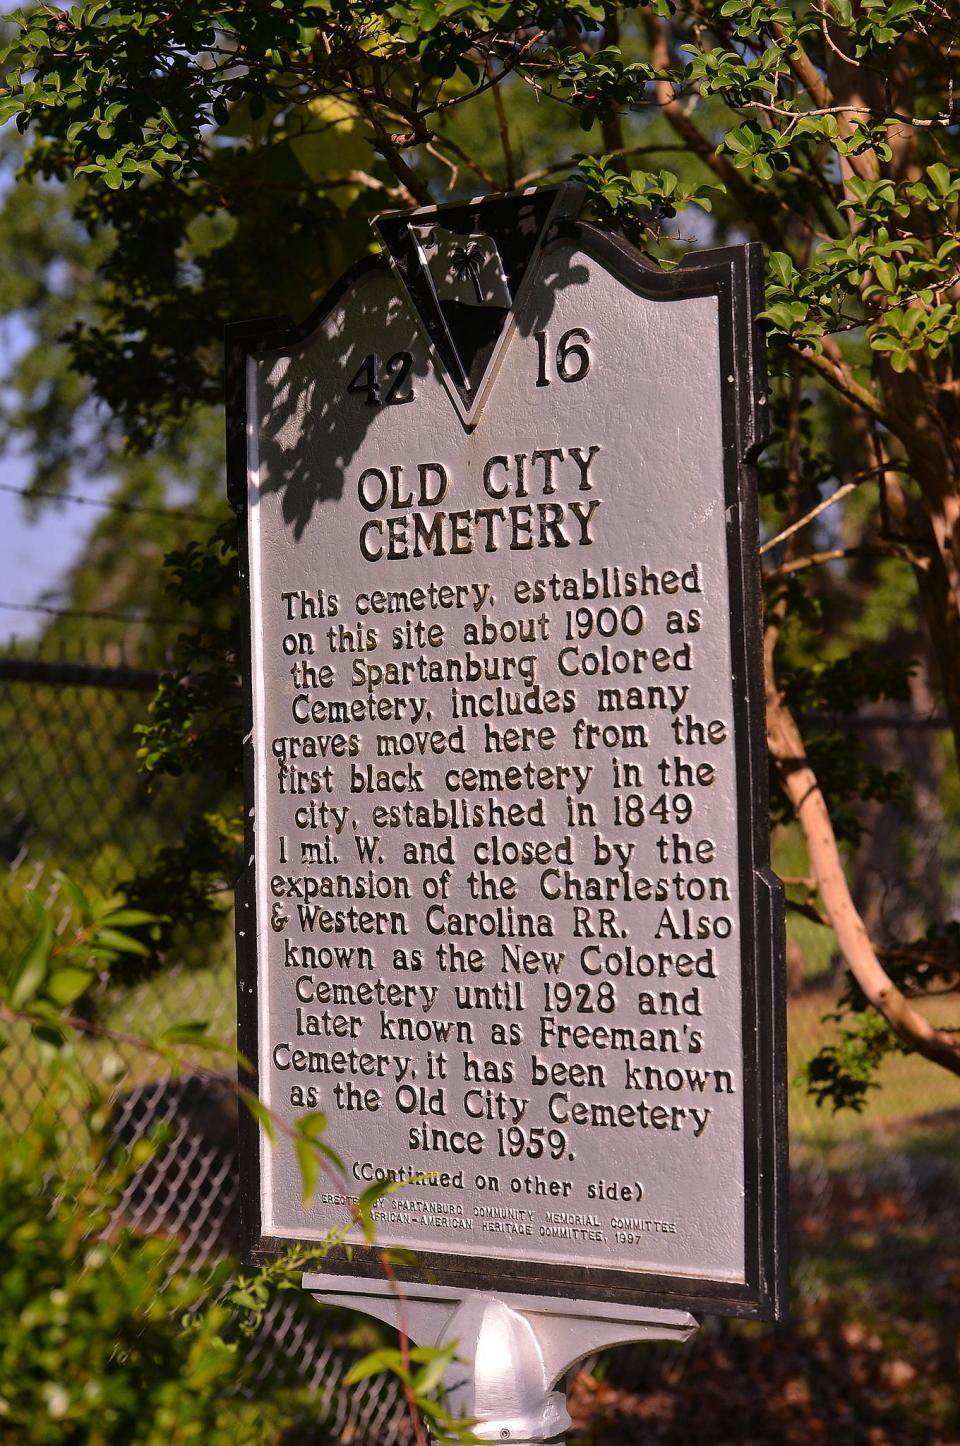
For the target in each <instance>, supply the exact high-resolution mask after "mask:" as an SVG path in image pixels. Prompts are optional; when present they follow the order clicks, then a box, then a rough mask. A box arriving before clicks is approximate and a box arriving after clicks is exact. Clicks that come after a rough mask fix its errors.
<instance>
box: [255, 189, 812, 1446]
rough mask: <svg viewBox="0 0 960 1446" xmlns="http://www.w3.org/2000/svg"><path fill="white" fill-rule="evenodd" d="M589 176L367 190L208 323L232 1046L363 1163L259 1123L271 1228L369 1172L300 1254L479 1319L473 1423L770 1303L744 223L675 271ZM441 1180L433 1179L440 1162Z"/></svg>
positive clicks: (322, 1209)
mask: <svg viewBox="0 0 960 1446" xmlns="http://www.w3.org/2000/svg"><path fill="white" fill-rule="evenodd" d="M579 197H580V192H579V188H578V187H577V186H576V185H570V186H567V187H564V188H556V189H543V190H536V191H532V192H529V193H525V194H523V195H520V196H513V197H503V198H493V199H487V200H482V201H476V202H470V203H464V204H456V205H453V206H449V207H442V208H432V209H426V210H421V211H416V212H412V213H405V214H393V215H388V216H383V217H381V218H379V221H378V223H377V230H378V234H379V238H380V240H381V242H382V245H383V252H382V254H381V255H379V256H377V257H376V258H373V259H371V260H369V261H366V262H364V263H362V264H360V265H359V266H357V267H355V268H354V269H353V270H352V271H351V272H349V273H347V275H346V276H345V277H343V278H342V280H341V281H340V283H338V285H337V286H336V287H335V288H334V289H333V291H332V292H331V293H330V295H328V297H327V298H326V299H325V300H324V302H323V303H322V304H321V306H320V307H319V308H318V310H317V311H316V312H315V313H314V314H313V315H312V316H311V317H310V318H309V319H308V320H307V322H305V323H304V325H303V326H301V327H294V326H293V325H291V324H290V323H286V322H276V321H270V322H259V323H249V324H247V323H244V324H239V325H237V326H235V327H232V328H230V331H229V334H228V453H229V455H228V472H229V486H230V495H231V499H232V501H233V504H234V506H235V507H236V509H237V511H238V514H239V516H240V523H241V542H242V574H243V584H244V595H245V618H246V626H247V658H246V665H245V668H244V681H245V689H246V703H247V737H246V790H247V795H246V796H247V829H248V831H247V851H246V852H247V860H248V862H247V867H246V870H245V872H244V875H243V877H242V879H241V881H240V884H239V886H238V895H237V902H238V942H239V948H238V953H239V1002H240V1047H241V1049H242V1050H243V1052H244V1053H245V1054H246V1055H247V1056H248V1057H249V1058H250V1059H251V1060H252V1061H254V1062H255V1065H256V1071H257V1074H256V1079H255V1081H254V1083H255V1086H256V1088H257V1091H258V1093H259V1095H260V1098H261V1100H262V1101H263V1103H264V1105H265V1106H267V1107H268V1108H269V1109H270V1110H271V1111H272V1112H273V1113H274V1114H275V1115H276V1116H277V1117H279V1119H280V1120H282V1121H285V1122H286V1123H287V1124H288V1125H290V1126H294V1125H295V1122H296V1120H297V1118H298V1117H299V1116H302V1115H304V1114H307V1113H310V1112H312V1111H315V1110H318V1109H319V1110H323V1111H324V1112H325V1113H326V1115H327V1117H328V1121H329V1126H328V1134H327V1137H326V1138H327V1139H328V1141H329V1143H330V1144H332V1145H333V1146H334V1148H335V1149H336V1151H337V1153H338V1154H339V1156H340V1157H341V1159H342V1160H343V1162H344V1166H345V1170H346V1176H347V1178H346V1179H345V1180H343V1181H342V1182H341V1183H340V1186H339V1187H338V1188H325V1187H322V1188H321V1189H320V1191H319V1192H318V1193H317V1194H316V1196H315V1198H314V1200H313V1201H312V1202H311V1204H310V1206H309V1208H305V1207H304V1204H303V1201H302V1193H301V1185H300V1177H299V1171H298V1167H297V1161H296V1156H295V1151H294V1149H293V1146H292V1143H291V1142H290V1141H289V1139H285V1138H281V1139H280V1142H279V1143H278V1145H277V1147H276V1148H275V1149H271V1148H269V1147H268V1146H267V1145H266V1144H265V1143H264V1141H263V1140H262V1138H261V1136H260V1132H259V1130H258V1128H257V1126H256V1124H255V1123H254V1122H253V1121H252V1119H251V1120H246V1121H244V1123H243V1125H242V1139H241V1156H242V1170H243V1190H242V1197H243V1208H244V1212H245V1219H244V1227H245V1231H246V1234H247V1238H248V1241H249V1248H250V1253H251V1255H252V1256H254V1257H256V1256H258V1255H262V1254H264V1253H270V1252H271V1251H275V1250H276V1249H278V1248H280V1247H282V1246H283V1245H284V1243H286V1242H291V1241H301V1242H302V1241H313V1240H316V1241H318V1242H319V1241H321V1240H322V1239H323V1238H324V1237H325V1236H326V1235H327V1234H328V1232H329V1231H331V1230H332V1229H335V1228H337V1227H339V1226H341V1225H342V1224H343V1221H344V1215H345V1211H347V1210H349V1208H350V1200H351V1197H356V1196H357V1195H359V1194H360V1193H361V1192H362V1191H363V1190H364V1189H366V1188H367V1187H368V1186H369V1185H371V1184H374V1183H376V1182H378V1181H389V1182H391V1184H394V1185H396V1186H397V1187H398V1188H397V1189H396V1190H395V1191H393V1192H392V1193H390V1194H389V1195H386V1196H384V1197H383V1198H382V1199H381V1200H379V1201H378V1203H377V1206H376V1208H375V1209H374V1212H373V1213H374V1218H375V1223H376V1226H377V1244H378V1246H394V1247H404V1248H406V1249H409V1250H412V1251H414V1252H415V1253H416V1257H417V1262H418V1264H417V1266H410V1267H407V1268H403V1269H400V1268H398V1270H397V1275H398V1276H399V1278H400V1280H401V1282H402V1290H403V1294H404V1300H403V1302H402V1307H401V1303H400V1302H399V1301H398V1300H397V1298H396V1295H395V1292H394V1289H393V1288H392V1287H391V1286H390V1285H389V1284H388V1283H387V1282H386V1281H385V1280H384V1279H383V1276H382V1273H381V1271H380V1267H379V1263H378V1257H377V1255H376V1251H375V1250H373V1249H371V1248H370V1247H367V1246H364V1245H354V1246H353V1249H352V1251H351V1253H350V1257H349V1261H348V1259H347V1256H346V1255H345V1254H344V1253H343V1252H340V1253H334V1254H331V1256H330V1257H329V1264H328V1265H327V1266H326V1270H328V1271H329V1274H327V1273H324V1274H323V1275H321V1276H310V1277H307V1278H305V1281H304V1284H305V1286H306V1287H307V1288H308V1289H311V1290H313V1291H315V1292H317V1293H318V1294H322V1295H324V1296H325V1297H327V1298H331V1299H336V1300H337V1301H338V1303H340V1304H350V1305H352V1306H353V1307H354V1308H357V1309H363V1310H365V1311H367V1312H368V1313H370V1314H372V1315H375V1316H378V1317H379V1318H381V1319H385V1320H390V1321H391V1322H392V1323H393V1324H397V1323H399V1321H400V1320H401V1318H402V1320H403V1321H404V1322H405V1325H406V1329H407V1330H408V1333H409V1334H410V1335H411V1337H412V1338H413V1339H414V1340H417V1341H418V1342H420V1343H425V1344H426V1343H433V1342H443V1341H449V1340H452V1339H456V1340H458V1341H459V1343H460V1346H459V1354H460V1357H461V1359H462V1360H465V1361H468V1362H470V1363H471V1367H470V1370H469V1371H467V1370H465V1368H464V1367H463V1365H459V1366H457V1367H455V1368H453V1369H452V1372H451V1377H450V1379H451V1382H452V1384H453V1385H454V1386H455V1387H456V1388H457V1390H458V1392H459V1394H457V1395H456V1396H455V1401H456V1403H458V1404H459V1405H460V1406H461V1407H462V1408H463V1409H464V1410H465V1412H466V1413H467V1414H469V1415H471V1416H473V1417H475V1418H476V1419H477V1420H478V1422H479V1423H480V1425H479V1426H478V1428H477V1429H478V1432H479V1434H480V1435H481V1436H482V1437H483V1439H490V1440H507V1439H510V1440H515V1441H548V1440H556V1439H558V1438H559V1436H560V1434H561V1433H562V1432H563V1430H564V1429H565V1426H566V1425H567V1424H569V1423H568V1420H567V1418H566V1412H565V1408H564V1405H563V1398H562V1395H559V1394H557V1393H556V1392H555V1390H554V1388H555V1386H556V1383H557V1381H558V1379H559V1378H560V1376H561V1375H562V1374H563V1373H564V1372H565V1371H566V1370H567V1369H568V1368H569V1367H570V1365H572V1364H573V1363H574V1362H575V1361H576V1360H578V1359H581V1358H582V1357H583V1356H584V1355H586V1354H588V1353H589V1352H591V1351H593V1350H595V1349H597V1348H599V1347H600V1346H601V1345H604V1344H613V1343H616V1342H623V1341H626V1340H635V1339H647V1338H655V1337H659V1338H674V1339H683V1338H685V1336H686V1335H688V1334H690V1332H691V1331H692V1330H693V1329H695V1327H696V1321H695V1320H694V1318H693V1316H692V1314H690V1313H691V1312H694V1311H706V1312H711V1313H719V1314H732V1315H742V1316H752V1317H755V1318H762V1319H776V1318H778V1317H779V1316H780V1315H781V1314H782V1313H783V1311H784V1309H785V1252H784V1245H783V1224H784V1203H785V1171H786V1165H785V1144H786V1130H785V1085H784V1027H783V1010H784V998H783V986H782V951H783V942H782V940H783V917H782V897H781V889H780V885H779V883H778V881H777V880H776V879H775V877H774V876H773V875H772V874H771V872H770V869H769V854H768V840H767V829H768V822H767V817H768V816H767V807H766V749H765V738H764V727H763V680H762V667H761V656H760V642H761V632H760V628H761V622H760V598H759V583H758V562H757V515H756V497H755V482H754V476H753V472H752V459H753V457H754V456H755V454H756V452H757V450H758V448H759V446H760V445H761V443H762V442H763V440H764V438H765V435H766V400H767V398H766V380H765V371H764V366H763V360H762V343H761V339H760V336H759V332H758V328H757V325H756V321H755V317H756V313H757V311H758V309H759V307H760V304H761V302H760V293H761V281H760V261H759V256H758V254H757V252H756V250H755V248H753V247H749V246H745V247H729V248H725V249H722V250H716V251H710V252H702V253H699V254H695V255H693V256H691V257H688V258H687V260H686V261H685V262H684V263H683V264H682V265H681V266H680V267H678V268H677V269H675V270H672V271H661V270H660V269H658V268H656V267H653V266H651V265H650V264H649V263H647V262H645V261H644V260H643V259H642V258H641V257H640V255H639V254H638V253H637V252H636V251H634V250H633V249H632V248H631V247H629V246H627V245H626V244H625V243H624V242H623V241H622V240H620V239H619V238H617V237H615V236H612V235H609V234H606V233H604V232H602V231H600V230H598V229H597V228H595V227H593V226H590V225H587V224H585V223H581V222H579V221H578V220H577V219H576V209H577V202H578V200H579ZM424 1177H427V1178H426V1179H425V1178H424Z"/></svg>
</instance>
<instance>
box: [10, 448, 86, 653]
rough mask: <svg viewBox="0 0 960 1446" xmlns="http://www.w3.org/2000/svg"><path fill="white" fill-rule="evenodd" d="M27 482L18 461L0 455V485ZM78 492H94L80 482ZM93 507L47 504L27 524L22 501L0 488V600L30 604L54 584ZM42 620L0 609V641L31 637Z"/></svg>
mask: <svg viewBox="0 0 960 1446" xmlns="http://www.w3.org/2000/svg"><path fill="white" fill-rule="evenodd" d="M27 480H28V469H27V467H26V465H25V464H24V463H23V462H21V461H19V460H18V459H16V458H10V457H5V458H4V459H3V461H2V465H0V481H2V482H3V484H4V486H6V487H23V486H25V485H26V482H27ZM82 495H84V496H92V495H94V493H93V489H91V488H90V487H89V486H85V487H84V488H83V491H82ZM97 511H98V510H97V509H94V508H92V507H83V506H78V505H77V504H76V503H72V502H64V503H54V502H51V503H48V504H47V506H46V507H45V508H44V509H43V510H42V512H41V513H40V516H39V518H38V519H37V520H36V521H35V522H30V521H28V520H27V517H26V514H25V511H24V506H23V502H22V500H21V499H20V498H19V497H15V496H13V495H12V494H11V493H9V492H5V491H0V602H2V603H21V604H22V603H36V602H39V601H40V600H41V599H42V598H43V595H44V594H45V593H48V592H50V590H51V589H53V588H55V587H56V586H57V583H58V582H59V581H60V579H61V578H62V577H63V575H64V573H65V572H66V570H67V568H69V566H70V564H71V563H72V562H74V561H75V560H76V559H77V558H78V557H79V556H80V554H81V552H82V550H83V547H84V544H85V542H86V539H87V535H88V533H89V532H90V529H91V527H92V526H93V523H94V520H95V518H96V516H97ZM45 621H46V619H45V616H44V614H43V613H37V612H30V611H27V610H23V611H19V610H18V611H11V610H10V609H9V608H8V607H3V608H0V644H2V642H3V641H5V640H6V639H8V638H10V637H12V636H14V635H15V636H17V637H21V638H26V637H33V636H35V634H36V633H37V632H38V631H39V630H40V629H41V628H42V627H43V624H44V622H45Z"/></svg>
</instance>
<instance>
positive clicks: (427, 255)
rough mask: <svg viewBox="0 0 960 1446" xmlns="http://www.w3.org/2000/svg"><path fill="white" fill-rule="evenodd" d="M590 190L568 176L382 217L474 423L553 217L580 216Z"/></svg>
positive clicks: (448, 379)
mask: <svg viewBox="0 0 960 1446" xmlns="http://www.w3.org/2000/svg"><path fill="white" fill-rule="evenodd" d="M583 196H584V187H583V185H582V184H581V183H580V182H579V181H568V182H567V183H566V184H565V185H563V186H543V187H539V188H538V187H534V188H531V189H530V190H528V191H522V192H518V193H516V194H515V195H508V196H491V197H480V198H478V199H476V200H472V201H457V202H454V203H452V204H451V205H449V206H424V207H422V208H421V209H420V210H418V211H390V212H386V213H385V214H383V215H380V216H377V217H375V218H374V220H373V228H374V231H375V232H376V234H377V237H378V239H379V240H380V242H381V243H382V245H383V248H384V251H385V252H386V255H387V257H388V259H389V261H390V265H391V266H392V268H393V271H394V274H395V275H396V277H397V279H398V280H399V282H400V284H401V286H402V287H403V290H404V292H405V293H406V296H407V299H408V301H409V302H410V305H411V306H412V308H413V311H414V314H415V315H416V317H417V319H418V321H419V323H420V325H421V327H422V328H423V331H424V334H425V336H426V337H427V340H428V342H429V344H430V347H431V350H432V351H433V355H434V358H435V360H436V362H437V364H438V366H439V368H440V373H441V376H442V377H443V380H444V383H445V384H446V387H447V390H448V392H449V393H450V397H451V399H452V401H453V404H454V406H455V407H456V409H457V412H458V413H459V415H460V418H461V420H462V422H463V424H464V426H467V427H470V426H472V425H473V424H474V422H475V421H476V420H477V417H478V415H479V412H480V407H481V405H482V403H483V399H484V396H485V394H486V392H487V391H488V389H489V384H490V382H491V381H492V379H493V376H494V373H495V371H496V367H497V363H498V362H499V360H500V358H501V357H502V355H503V352H504V349H505V347H506V344H507V342H508V340H509V337H510V333H511V331H512V330H513V325H514V321H515V318H516V312H517V307H518V305H519V303H520V301H521V298H522V295H523V291H524V285H525V282H526V280H527V277H528V276H529V274H530V271H531V263H532V261H533V260H534V257H535V256H536V253H537V251H538V250H539V248H540V246H541V245H542V243H543V240H544V238H545V236H546V234H547V232H548V230H549V228H550V225H551V224H552V222H553V221H555V220H557V219H559V218H560V217H561V216H564V217H573V216H575V215H576V214H577V212H578V211H579V209H580V206H581V205H582V203H583Z"/></svg>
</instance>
